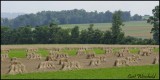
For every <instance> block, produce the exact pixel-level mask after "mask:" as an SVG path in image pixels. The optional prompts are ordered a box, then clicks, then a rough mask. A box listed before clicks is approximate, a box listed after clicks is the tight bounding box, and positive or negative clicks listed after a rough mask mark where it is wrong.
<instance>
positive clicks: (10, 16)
mask: <svg viewBox="0 0 160 80" xmlns="http://www.w3.org/2000/svg"><path fill="white" fill-rule="evenodd" d="M24 14H26V13H8V12H2V13H1V18H8V19H14V18H16V17H17V16H19V15H24Z"/></svg>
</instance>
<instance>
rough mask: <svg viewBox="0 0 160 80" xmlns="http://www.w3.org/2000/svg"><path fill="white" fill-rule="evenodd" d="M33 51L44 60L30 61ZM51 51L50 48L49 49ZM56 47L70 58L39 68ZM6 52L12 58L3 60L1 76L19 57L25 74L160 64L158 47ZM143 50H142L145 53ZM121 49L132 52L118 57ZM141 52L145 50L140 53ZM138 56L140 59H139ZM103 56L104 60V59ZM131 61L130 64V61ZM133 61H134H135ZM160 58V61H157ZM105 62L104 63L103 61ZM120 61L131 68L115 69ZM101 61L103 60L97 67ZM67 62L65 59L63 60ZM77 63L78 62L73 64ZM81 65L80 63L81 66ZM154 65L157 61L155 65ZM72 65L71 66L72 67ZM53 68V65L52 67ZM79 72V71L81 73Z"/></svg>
mask: <svg viewBox="0 0 160 80" xmlns="http://www.w3.org/2000/svg"><path fill="white" fill-rule="evenodd" d="M28 47H29V48H33V49H37V50H36V51H35V53H34V54H41V55H42V56H41V57H42V58H38V59H36V58H35V59H27V58H26V54H27V52H26V49H28ZM48 48H49V49H48ZM55 48H59V49H60V50H59V51H57V52H59V53H57V54H54V55H58V54H64V53H66V54H69V55H68V56H69V57H63V56H61V57H60V56H59V57H58V58H56V56H53V60H52V61H50V64H53V66H54V68H51V65H50V64H47V65H48V67H47V68H44V69H38V65H40V63H41V62H44V61H46V56H48V55H49V53H50V50H53V51H54V49H55ZM1 49H2V51H3V50H5V49H9V52H8V53H7V52H3V53H2V54H6V53H7V54H8V56H9V58H6V59H4V60H3V61H1V74H2V75H6V74H8V71H9V66H10V62H11V60H10V59H11V58H13V57H17V61H20V62H21V63H22V64H23V65H25V68H26V72H25V73H34V72H48V71H61V70H62V67H63V66H65V65H66V66H68V67H67V68H66V70H67V71H68V70H75V69H73V68H72V66H73V67H74V66H77V65H79V68H77V69H78V70H79V69H98V68H112V67H127V66H144V65H154V64H158V65H159V63H157V61H154V60H159V52H158V51H159V46H158V45H96V44H93V45H89V44H86V45H81V44H73V45H65V44H62V45H59V44H57V45H47V44H46V45H42V44H40V45H1ZM78 49H82V50H84V51H86V53H85V54H81V55H76V53H77V51H78ZM108 49H111V50H113V53H105V50H108ZM141 49H142V50H141ZM143 49H145V51H146V50H151V53H150V52H149V53H147V55H142V54H143ZM121 50H129V53H126V52H124V53H123V52H122V53H123V54H124V56H118V54H119V53H120V52H121ZM139 51H142V52H140V53H141V54H140V53H139ZM93 52H94V54H95V56H93V57H91V58H87V55H88V54H92V53H93ZM135 56H138V58H136V57H135ZM102 57H103V58H102ZM127 57H129V58H128V59H131V60H129V61H127V60H128V59H126V58H127ZM62 58H64V59H65V58H66V59H67V62H66V60H65V62H64V63H62V64H59V59H62ZM132 58H133V59H134V60H132ZM155 58H156V59H155ZM101 59H103V60H101ZM117 59H124V60H126V61H127V62H128V63H125V64H127V65H123V63H122V64H121V63H120V66H115V61H116V60H117ZM97 60H100V61H99V62H98V65H97V62H95V61H97ZM62 61H63V60H62ZM73 61H75V63H73ZM91 61H92V62H93V63H92V64H93V65H90V63H91ZM77 62H78V63H77ZM153 62H156V63H154V64H153ZM68 63H69V64H68ZM49 65H50V66H49ZM77 69H76V70H77Z"/></svg>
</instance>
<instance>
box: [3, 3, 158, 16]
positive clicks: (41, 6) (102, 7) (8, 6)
mask: <svg viewBox="0 0 160 80" xmlns="http://www.w3.org/2000/svg"><path fill="white" fill-rule="evenodd" d="M156 5H159V1H1V12H10V13H19V12H20V13H21V12H22V13H37V12H39V11H44V10H45V11H48V10H50V11H61V10H71V9H85V10H86V11H89V12H90V11H95V10H97V11H98V12H105V11H107V10H109V11H111V12H113V11H115V10H122V11H131V15H134V14H140V15H145V14H148V15H152V9H153V8H154V7H155V6H156Z"/></svg>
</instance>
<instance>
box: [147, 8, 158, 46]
mask: <svg viewBox="0 0 160 80" xmlns="http://www.w3.org/2000/svg"><path fill="white" fill-rule="evenodd" d="M152 13H153V16H151V17H149V19H148V20H147V22H148V23H150V24H152V25H153V28H152V29H151V33H153V39H154V40H155V41H156V43H157V44H159V6H156V7H155V8H154V9H153V10H152Z"/></svg>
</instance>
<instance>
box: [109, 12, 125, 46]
mask: <svg viewBox="0 0 160 80" xmlns="http://www.w3.org/2000/svg"><path fill="white" fill-rule="evenodd" d="M121 13H122V12H121V11H115V12H114V14H113V21H112V27H111V33H112V42H113V44H116V43H118V44H119V43H120V42H121V41H122V39H123V37H124V33H123V32H122V29H121V26H124V24H123V22H122V18H121Z"/></svg>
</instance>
